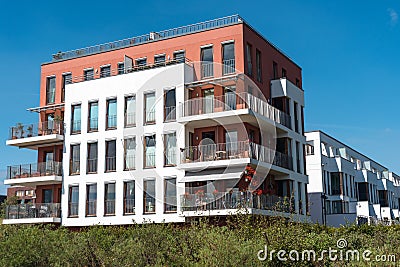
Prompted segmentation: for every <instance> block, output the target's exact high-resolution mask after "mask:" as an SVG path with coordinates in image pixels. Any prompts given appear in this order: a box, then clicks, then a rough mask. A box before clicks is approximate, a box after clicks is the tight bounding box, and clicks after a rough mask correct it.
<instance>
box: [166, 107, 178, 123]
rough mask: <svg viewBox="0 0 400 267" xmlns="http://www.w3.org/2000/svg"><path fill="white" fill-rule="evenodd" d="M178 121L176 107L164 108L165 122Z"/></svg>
mask: <svg viewBox="0 0 400 267" xmlns="http://www.w3.org/2000/svg"><path fill="white" fill-rule="evenodd" d="M174 120H176V106H170V107H165V108H164V121H174Z"/></svg>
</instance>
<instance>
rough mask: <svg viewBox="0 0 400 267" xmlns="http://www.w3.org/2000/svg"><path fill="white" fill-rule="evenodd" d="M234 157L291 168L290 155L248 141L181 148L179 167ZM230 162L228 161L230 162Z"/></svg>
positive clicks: (233, 158)
mask: <svg viewBox="0 0 400 267" xmlns="http://www.w3.org/2000/svg"><path fill="white" fill-rule="evenodd" d="M236 159H254V160H257V161H260V162H264V163H267V164H272V165H275V166H278V167H282V168H285V169H288V170H293V158H292V157H291V156H289V155H287V154H283V153H280V152H278V151H274V150H273V149H271V148H268V147H265V146H262V145H259V144H255V143H252V142H249V141H239V142H235V143H218V144H207V145H199V146H190V147H186V148H183V149H181V165H180V167H181V168H183V169H186V168H188V169H191V168H193V165H191V164H194V163H203V162H218V161H223V160H236ZM231 163H232V162H230V164H231ZM215 164H218V163H215ZM200 165H201V164H200Z"/></svg>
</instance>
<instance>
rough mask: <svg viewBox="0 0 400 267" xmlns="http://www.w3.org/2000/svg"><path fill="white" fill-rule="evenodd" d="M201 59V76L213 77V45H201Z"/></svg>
mask: <svg viewBox="0 0 400 267" xmlns="http://www.w3.org/2000/svg"><path fill="white" fill-rule="evenodd" d="M200 60H201V77H202V78H205V77H213V76H214V65H213V61H214V57H213V47H212V46H207V47H202V48H201V51H200Z"/></svg>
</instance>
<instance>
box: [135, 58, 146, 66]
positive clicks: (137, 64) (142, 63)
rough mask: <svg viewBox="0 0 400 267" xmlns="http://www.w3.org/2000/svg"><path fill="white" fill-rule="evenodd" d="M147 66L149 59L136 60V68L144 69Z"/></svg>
mask: <svg viewBox="0 0 400 267" xmlns="http://www.w3.org/2000/svg"><path fill="white" fill-rule="evenodd" d="M146 65H147V58H145V57H144V58H138V59H136V66H138V67H143V66H146Z"/></svg>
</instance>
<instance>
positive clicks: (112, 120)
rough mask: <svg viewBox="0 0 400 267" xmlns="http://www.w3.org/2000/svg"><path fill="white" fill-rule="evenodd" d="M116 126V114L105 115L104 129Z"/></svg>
mask: <svg viewBox="0 0 400 267" xmlns="http://www.w3.org/2000/svg"><path fill="white" fill-rule="evenodd" d="M115 128H117V115H107V125H106V129H115Z"/></svg>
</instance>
